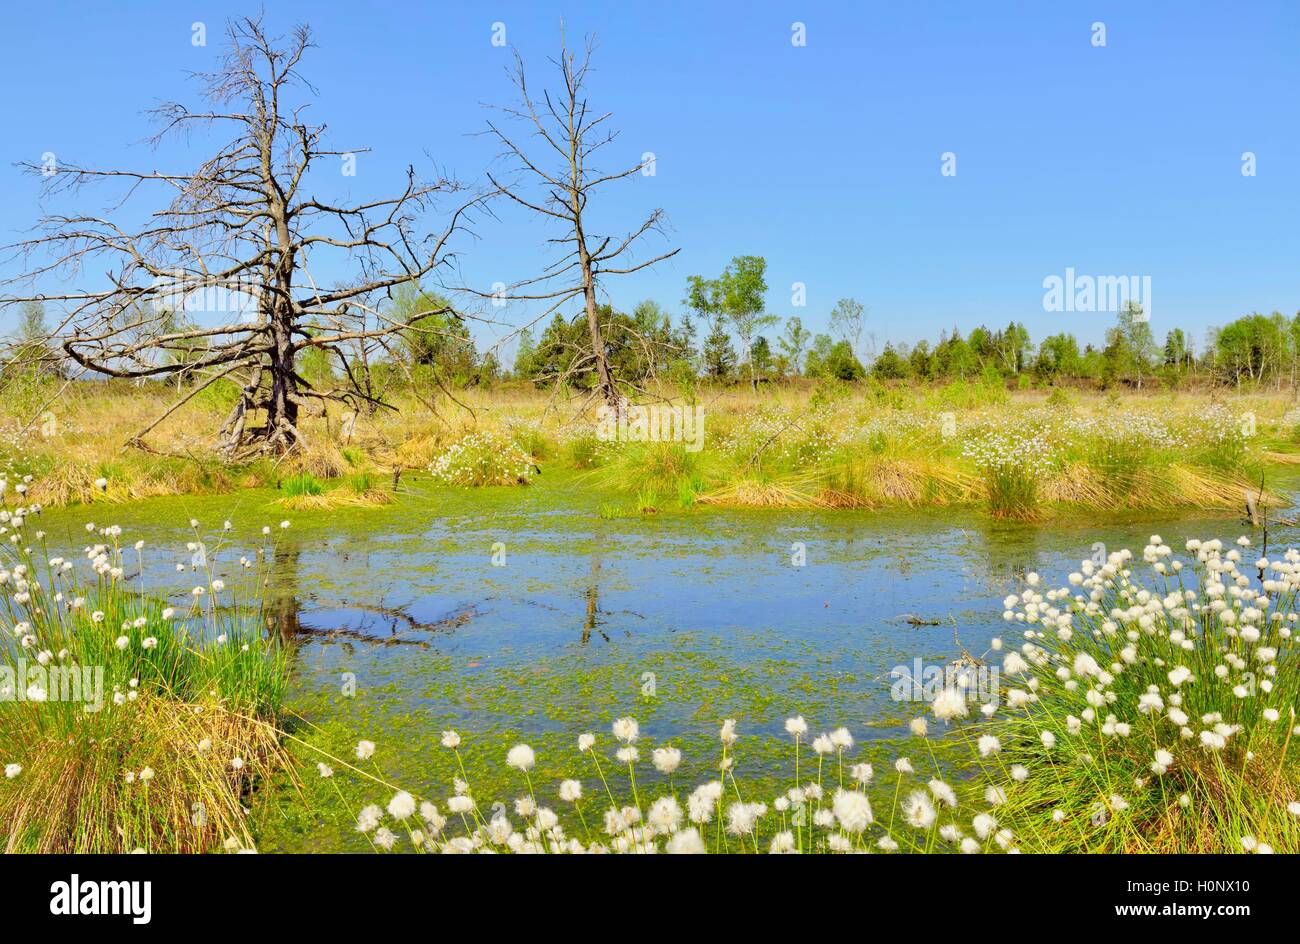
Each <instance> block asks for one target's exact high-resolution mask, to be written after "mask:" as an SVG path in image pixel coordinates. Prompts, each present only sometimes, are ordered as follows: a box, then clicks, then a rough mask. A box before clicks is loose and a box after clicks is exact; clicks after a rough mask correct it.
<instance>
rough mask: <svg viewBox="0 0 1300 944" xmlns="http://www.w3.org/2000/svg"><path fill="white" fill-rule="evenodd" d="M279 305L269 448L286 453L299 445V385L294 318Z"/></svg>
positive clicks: (268, 408) (274, 333) (275, 318)
mask: <svg viewBox="0 0 1300 944" xmlns="http://www.w3.org/2000/svg"><path fill="white" fill-rule="evenodd" d="M290 312H291V309H290V306H289V305H288V304H278V305H276V307H275V312H274V316H273V318H272V320H271V353H270V366H271V395H270V397H269V399H268V400H267V403H266V445H267V446H268V447H269V448H270V449H272V450H273V451H275V452H285V451H286V450H288V449H290V448H292V447H293V446H294V445H295V444H296V443H297V442H298V399H297V395H298V385H297V380H296V375H295V374H294V370H293V361H294V352H293V336H292V325H293V317H292V314H291V313H290Z"/></svg>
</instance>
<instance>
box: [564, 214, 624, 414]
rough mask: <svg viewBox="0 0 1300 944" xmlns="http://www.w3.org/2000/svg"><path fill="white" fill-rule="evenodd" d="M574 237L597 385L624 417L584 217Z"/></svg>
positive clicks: (611, 406) (575, 229) (579, 218)
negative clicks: (607, 352)
mask: <svg viewBox="0 0 1300 944" xmlns="http://www.w3.org/2000/svg"><path fill="white" fill-rule="evenodd" d="M579 206H580V205H579V202H578V198H577V196H576V195H575V196H574V198H573V208H574V213H575V214H578V213H580V210H579ZM577 220H578V222H577V223H575V224H574V235H575V236H576V237H577V243H578V260H579V262H580V263H581V265H582V295H583V299H584V300H585V302H586V305H587V330H588V332H590V334H591V356H592V357H593V358H595V360H596V382H597V386H598V387H599V388H600V395H601V397H602V398H603V399H604V401H605V402H606V403H607V404H609V408H610V409H611V410H613V411H614V415H615V416H618V415H620V414H621V413H622V405H621V404H620V402H619V396H618V387H616V386H615V385H614V376H613V374H611V373H610V370H609V359H608V358H607V357H606V356H605V339H604V336H603V335H602V334H601V330H600V315H599V314H598V313H597V311H596V279H595V276H594V275H593V274H592V271H591V256H590V255H589V254H588V253H587V239H586V236H585V235H584V234H583V232H582V217H581V216H577Z"/></svg>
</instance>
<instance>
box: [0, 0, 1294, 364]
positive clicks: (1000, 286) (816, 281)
mask: <svg viewBox="0 0 1300 944" xmlns="http://www.w3.org/2000/svg"><path fill="white" fill-rule="evenodd" d="M255 10H256V7H255V6H254V5H252V4H233V3H232V4H225V3H185V4H177V3H129V4H111V5H110V4H100V3H49V4H26V5H23V6H21V7H14V8H12V9H10V10H7V11H6V13H5V30H4V36H3V38H2V39H0V87H3V88H4V89H6V95H5V104H4V106H3V108H4V129H5V130H4V134H3V135H2V136H0V142H3V147H0V152H2V153H0V160H2V161H3V164H0V230H2V231H3V236H4V239H3V241H4V242H9V241H12V240H13V239H14V238H17V236H18V235H19V232H20V231H21V230H22V229H24V228H25V227H28V226H30V225H31V223H32V222H33V221H34V220H35V218H36V217H37V215H38V213H39V212H40V209H41V205H40V201H39V199H38V193H37V188H36V186H35V182H34V181H33V180H32V179H30V178H27V177H24V176H21V175H20V174H19V173H18V171H17V170H16V169H15V168H13V167H12V166H11V162H12V161H16V160H22V159H26V160H39V159H40V156H41V155H42V154H43V153H44V152H46V151H52V152H54V153H55V154H56V155H66V156H67V157H68V158H70V159H74V160H77V161H81V162H85V163H90V164H96V165H100V166H127V165H130V166H132V167H147V168H148V167H157V168H159V169H174V168H178V167H182V168H187V167H188V166H190V160H189V159H190V158H193V157H195V156H196V155H198V154H200V153H201V152H202V142H201V141H194V142H191V145H190V146H189V147H185V146H181V145H173V146H170V147H167V148H164V149H163V150H162V151H159V152H152V151H151V150H150V149H149V148H148V147H147V146H146V145H144V144H143V143H141V142H142V139H143V138H144V137H145V136H146V135H147V134H148V133H149V130H150V126H149V124H148V121H147V118H146V116H145V115H144V114H143V112H144V110H145V109H147V108H148V107H149V106H151V105H152V104H154V103H155V102H156V101H158V100H161V99H173V98H174V99H179V100H181V101H185V102H194V101H196V100H197V96H196V92H197V87H196V85H195V83H193V82H191V81H189V80H187V78H186V75H187V73H188V72H190V71H194V70H201V69H206V68H210V67H211V66H212V65H213V63H214V62H215V59H216V56H217V54H218V52H219V47H220V40H221V37H220V33H221V28H222V23H223V22H224V20H225V19H226V18H227V17H229V16H232V15H237V14H241V13H246V12H254V11H255ZM267 17H268V22H269V24H270V25H271V26H272V27H277V28H281V29H288V28H289V27H290V26H292V25H293V24H295V23H296V22H299V21H304V20H305V21H307V22H309V23H310V24H311V26H312V28H313V30H314V33H315V40H316V43H317V45H318V47H319V48H318V49H316V50H315V51H313V52H312V53H311V54H310V56H309V58H308V60H307V61H306V63H305V65H304V72H305V73H306V74H307V76H308V77H309V78H311V80H312V81H313V82H314V84H315V85H316V86H317V89H318V92H319V95H318V96H317V97H316V98H315V99H314V104H313V105H312V111H313V114H314V118H315V120H317V121H321V120H323V121H325V122H327V123H328V124H329V126H330V130H331V135H332V140H333V141H334V142H335V143H336V144H338V145H339V146H341V147H360V146H367V147H370V148H371V149H372V153H370V154H366V155H363V156H362V157H361V158H360V160H359V165H358V173H357V177H355V178H351V179H344V178H342V177H341V176H340V177H339V178H338V179H337V180H335V179H334V178H333V176H332V175H331V178H330V179H329V180H328V181H325V180H322V187H328V188H331V189H330V191H329V193H330V195H331V196H337V195H339V194H341V193H350V194H351V195H353V196H357V197H362V196H365V195H366V194H369V193H377V192H385V191H387V190H389V189H391V187H392V186H393V185H395V184H398V183H400V179H401V174H402V172H403V170H404V168H405V167H406V165H407V164H408V163H412V162H414V163H415V164H416V165H417V166H418V167H425V168H427V167H428V166H429V165H428V158H427V157H426V155H429V156H432V157H433V158H434V159H435V160H436V161H437V163H438V164H439V165H440V166H442V167H445V168H446V169H448V170H450V171H452V172H454V173H455V174H456V175H457V176H459V177H460V178H462V179H464V180H466V181H470V182H472V181H476V180H481V179H482V174H483V171H484V169H485V168H486V167H487V166H489V164H490V162H491V161H492V159H493V158H494V156H495V154H496V148H494V147H493V146H492V144H491V142H490V141H488V140H487V139H486V138H484V137H481V136H476V135H475V134H474V132H477V131H480V130H481V129H482V128H483V125H484V121H485V120H486V118H487V116H488V112H487V111H486V110H485V109H484V108H483V104H484V103H507V102H509V101H510V100H511V93H512V88H511V86H510V83H509V81H508V78H507V75H506V72H505V68H506V66H507V65H508V64H509V61H510V59H509V51H508V50H507V49H502V48H498V47H494V46H493V45H492V44H491V36H492V28H493V23H494V22H498V21H499V22H503V23H504V24H505V26H506V37H507V39H508V40H509V42H510V43H511V44H512V45H514V46H515V47H517V48H518V49H519V51H520V53H521V54H522V55H523V57H524V59H525V63H526V64H527V65H528V66H529V75H530V81H531V82H532V83H533V84H534V85H541V84H542V82H543V79H546V80H549V79H550V78H551V76H552V73H551V71H550V66H549V65H548V64H547V62H546V58H547V57H548V56H550V55H553V54H554V53H555V51H556V48H557V45H558V37H559V24H560V19H561V17H563V18H564V19H565V22H566V24H567V29H568V31H569V34H570V36H571V37H575V36H580V35H582V34H584V33H594V34H595V35H596V38H597V40H598V43H599V50H598V52H597V57H596V60H595V72H594V74H593V76H592V79H591V86H590V91H591V98H592V100H593V103H594V105H595V106H596V107H598V108H601V109H608V110H612V111H613V112H614V115H615V117H614V119H613V120H614V124H615V126H616V127H617V128H618V129H620V131H621V136H620V138H619V139H618V142H617V143H616V144H615V145H613V146H612V148H611V149H610V157H609V160H608V166H609V167H611V168H613V167H621V166H624V165H626V164H630V163H634V162H635V161H637V160H638V159H639V158H640V156H641V154H642V153H643V152H645V151H653V152H654V153H655V155H656V157H657V166H656V174H655V176H654V177H636V178H633V179H632V180H630V181H628V182H626V184H623V185H619V186H616V187H613V188H611V189H609V190H607V192H606V200H605V202H604V203H603V204H601V205H600V206H599V207H598V208H597V207H595V206H593V209H594V210H595V211H596V218H597V222H599V223H602V224H605V225H606V226H609V227H614V228H620V229H621V228H626V227H629V226H632V225H635V224H636V223H638V222H639V221H640V219H641V218H642V216H643V215H644V214H645V213H646V212H647V211H649V210H650V209H653V208H655V207H662V208H663V209H664V210H665V211H666V213H667V214H668V219H669V223H670V229H669V237H670V241H669V242H667V243H659V244H657V246H664V247H665V248H666V247H667V246H679V247H681V252H680V253H679V255H678V256H677V257H676V258H674V259H672V260H670V261H668V262H667V263H664V264H662V265H660V266H659V267H658V268H656V269H655V270H654V271H651V272H644V273H640V274H637V275H634V276H631V277H627V278H623V279H615V280H611V282H610V283H609V285H608V288H609V290H610V294H611V296H612V300H613V301H614V303H615V304H616V305H619V306H620V307H626V308H630V307H631V306H632V305H633V304H635V302H636V301H638V300H639V299H642V298H646V297H650V298H654V299H656V300H658V301H660V302H661V303H662V304H664V305H665V306H666V307H667V308H668V309H669V310H670V311H673V312H676V311H678V310H680V307H681V306H680V300H681V298H682V296H683V286H684V283H685V281H686V277H687V276H688V275H690V274H693V273H700V274H705V275H714V274H717V273H718V272H719V271H721V269H722V268H723V267H724V266H725V265H726V263H727V261H728V259H729V258H730V257H732V256H733V255H738V254H756V255H762V256H764V257H766V258H767V260H768V266H769V268H768V282H769V285H770V286H771V291H770V293H769V296H768V303H769V308H770V310H771V311H773V312H775V313H777V314H780V315H791V314H797V315H799V316H800V317H801V318H802V319H803V321H804V323H805V324H806V325H808V326H811V327H813V328H814V329H824V328H825V325H826V322H827V318H828V314H829V311H830V309H831V307H832V306H833V304H834V302H835V300H836V299H837V298H840V297H842V296H853V297H855V298H857V299H859V300H860V301H861V302H863V303H864V304H865V305H866V306H867V307H868V309H869V321H868V328H869V330H871V331H873V332H874V333H875V335H876V337H877V339H878V343H879V344H883V343H884V342H885V341H894V342H900V341H902V342H908V343H911V342H914V341H915V340H917V339H918V338H922V337H929V338H934V337H936V336H937V335H938V332H939V331H940V329H942V328H945V327H950V326H952V325H954V324H956V325H958V326H959V327H961V329H962V330H963V331H966V330H969V329H970V328H971V327H973V326H974V325H976V324H978V323H981V322H984V323H988V324H990V325H1003V324H1005V323H1006V322H1007V321H1009V320H1011V319H1016V320H1019V321H1023V322H1025V323H1026V324H1027V325H1028V326H1029V329H1030V332H1031V334H1032V335H1033V336H1034V338H1035V340H1038V339H1041V338H1042V337H1043V336H1044V335H1045V334H1047V333H1051V332H1055V331H1060V330H1068V331H1072V332H1074V333H1075V334H1077V335H1078V336H1079V337H1080V338H1082V339H1084V340H1089V341H1096V340H1098V339H1100V338H1101V337H1102V334H1103V332H1104V329H1105V327H1106V326H1107V325H1108V324H1109V323H1111V321H1112V320H1113V318H1112V316H1111V315H1109V314H1106V313H1048V312H1045V311H1044V310H1043V304H1042V299H1043V293H1044V290H1043V285H1042V283H1043V279H1044V278H1045V277H1047V276H1050V275H1053V274H1058V275H1059V274H1063V273H1064V272H1065V270H1066V268H1067V267H1073V268H1074V269H1075V270H1076V271H1077V272H1078V273H1080V274H1093V275H1144V276H1150V277H1151V280H1152V292H1153V299H1152V302H1153V304H1152V305H1151V308H1152V328H1153V330H1154V331H1155V332H1156V334H1157V336H1158V337H1163V334H1164V332H1165V331H1166V330H1168V329H1169V328H1170V327H1173V326H1182V327H1185V328H1190V329H1191V332H1192V335H1193V337H1194V338H1195V339H1197V341H1198V342H1199V341H1200V340H1201V339H1202V338H1203V337H1204V334H1205V330H1206V329H1207V328H1208V327H1209V326H1210V325H1214V324H1220V323H1223V322H1224V321H1226V320H1229V319H1231V318H1233V317H1235V316H1238V315H1240V314H1244V313H1247V312H1249V311H1252V310H1260V311H1265V312H1268V311H1272V310H1274V309H1277V310H1281V311H1283V312H1286V313H1287V314H1294V313H1295V312H1296V311H1297V310H1298V309H1300V227H1298V226H1297V216H1298V214H1297V210H1298V209H1300V57H1297V56H1296V50H1297V48H1300V4H1296V3H1288V2H1276V3H1268V2H1251V3H1186V2H1184V3H1173V2H1171V3H1157V2H1153V3H1142V4H1134V3H1104V2H1092V3H1073V2H1052V3H993V2H990V3H923V2H915V3H904V4H899V3H888V4H886V3H871V4H867V3H862V4H830V3H815V2H809V0H803V2H797V3H776V2H771V3H765V2H755V0H748V2H744V3H741V2H729V3H700V2H698V0H697V2H693V3H678V2H664V0H656V2H654V3H643V4H612V3H607V2H606V3H578V2H568V3H547V2H529V3H487V4H483V3H465V4H448V3H422V4H413V3H412V4H405V3H389V4H382V5H381V4H375V5H371V4H360V3H350V4H337V5H327V4H321V3H314V4H308V3H292V2H281V3H275V4H272V5H269V11H268V14H267ZM195 21H203V22H204V23H206V25H207V27H208V31H209V36H208V45H207V47H206V48H196V47H194V46H193V45H192V44H191V24H192V23H193V22H195ZM796 21H799V22H802V23H804V24H806V33H807V44H806V46H803V47H796V46H794V45H792V43H791V24H792V23H794V22H796ZM1098 21H1100V22H1103V23H1104V24H1105V28H1106V46H1105V47H1104V48H1097V47H1094V46H1093V45H1092V43H1091V41H1090V40H1091V35H1092V24H1093V23H1094V22H1098ZM948 151H951V152H954V153H955V154H956V161H957V174H956V176H954V177H945V176H943V175H942V174H941V173H940V167H941V155H942V154H943V153H944V152H948ZM1244 151H1252V152H1254V154H1255V155H1256V160H1257V168H1258V170H1257V175H1256V176H1254V177H1244V176H1243V175H1242V173H1241V166H1242V153H1243V152H1244ZM106 196H107V192H105V193H104V194H103V195H100V194H98V193H83V195H82V196H81V197H80V198H79V201H78V204H77V205H79V206H80V207H81V208H82V209H87V210H100V209H102V208H103V206H104V204H105V202H106ZM60 208H63V207H60ZM476 234H477V238H476V239H475V240H474V241H472V242H466V243H465V244H464V245H463V246H462V250H463V255H462V266H463V273H464V276H465V277H466V278H467V279H468V280H469V281H471V282H472V283H473V284H476V285H482V286H484V287H486V286H488V285H490V283H492V282H494V281H505V282H510V281H513V280H516V279H519V278H523V277H527V276H530V275H532V274H535V273H536V272H537V271H538V269H539V266H540V264H541V263H542V262H543V261H544V260H545V259H548V258H550V257H549V256H547V255H546V254H545V253H546V248H545V246H544V240H545V239H546V238H547V237H548V236H550V235H553V231H552V230H550V229H549V228H548V227H546V226H545V225H544V224H541V223H539V222H537V221H536V220H532V219H529V218H527V217H525V216H521V215H520V214H517V213H512V212H509V211H508V210H507V209H506V208H502V212H501V214H500V219H499V220H495V221H494V220H483V221H481V222H480V224H479V225H478V226H477V227H476ZM13 271H14V270H13V267H12V266H8V267H6V268H5V269H4V270H3V274H12V273H13ZM340 274H341V273H340ZM795 282H802V283H804V284H805V285H806V286H807V305H806V307H803V308H797V307H793V306H792V305H791V292H790V286H791V284H792V283H795ZM54 287H55V286H53V285H50V286H49V288H51V289H52V288H54ZM528 316H529V310H528V309H527V308H526V307H524V306H521V305H515V306H512V307H511V308H509V309H507V313H506V317H507V318H509V319H511V320H513V321H514V322H516V323H522V321H524V320H526V319H527V317H528ZM10 317H11V316H10ZM483 334H484V336H485V337H488V336H491V333H490V332H488V331H484V332H483Z"/></svg>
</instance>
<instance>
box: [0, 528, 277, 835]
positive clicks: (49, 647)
mask: <svg viewBox="0 0 1300 944" xmlns="http://www.w3.org/2000/svg"><path fill="white" fill-rule="evenodd" d="M38 511H39V509H38V508H19V509H17V510H16V511H9V510H5V511H3V512H0V523H2V524H3V527H4V528H5V530H6V531H8V532H9V533H10V534H13V535H17V537H18V541H17V542H16V543H15V544H13V545H10V544H8V543H6V544H5V545H4V547H5V548H6V550H5V552H4V557H3V560H2V561H0V613H3V614H4V619H5V621H6V623H7V624H8V625H10V626H12V627H14V630H15V631H14V632H13V633H11V634H6V635H5V637H4V638H3V640H2V641H0V758H2V759H3V763H4V765H5V774H6V776H5V779H4V780H3V781H0V824H3V827H2V828H3V834H2V835H3V842H4V846H5V849H6V851H8V852H46V853H49V852H59V853H64V852H78V853H81V852H89V853H116V852H132V851H137V850H143V851H146V852H204V851H209V850H214V849H218V848H222V847H225V848H230V849H243V848H251V847H252V844H253V840H252V837H251V835H250V834H249V831H248V829H247V827H246V824H245V813H244V808H245V807H244V804H245V801H246V799H247V794H248V793H249V791H250V790H251V789H252V787H253V785H254V784H255V783H262V782H267V781H268V780H269V778H270V776H271V775H272V774H274V773H276V772H279V771H281V770H283V769H284V767H285V765H286V763H287V754H286V753H285V752H284V751H283V749H282V748H281V743H280V736H279V733H278V729H277V726H276V724H277V717H278V713H279V710H280V706H281V703H282V700H283V697H284V694H285V689H286V685H287V678H288V654H287V653H286V652H285V650H284V648H283V646H282V645H281V643H280V642H279V641H278V639H276V638H272V637H268V636H267V635H266V634H265V633H264V631H263V630H264V621H263V618H262V610H261V606H260V603H259V602H258V600H259V599H260V590H261V584H260V580H255V581H254V585H255V592H254V593H252V594H251V595H249V596H241V595H239V594H238V593H236V592H235V591H234V590H233V589H228V588H227V587H226V585H225V582H224V581H223V580H222V579H221V578H219V577H218V576H216V573H215V571H214V570H213V567H214V566H215V565H214V564H213V563H212V561H211V558H210V556H209V554H208V552H207V551H206V550H205V551H204V552H203V553H202V555H200V556H196V558H195V559H196V560H199V561H200V563H201V567H200V573H201V583H200V584H199V585H198V586H197V587H196V588H195V590H194V592H193V593H192V594H190V595H189V597H188V600H187V602H186V603H185V604H183V605H169V603H168V601H166V600H165V599H163V598H159V597H155V596H153V595H152V594H150V593H149V592H148V591H147V588H146V587H145V586H144V585H143V577H142V576H141V571H142V569H143V552H142V550H141V545H140V544H137V545H136V546H135V548H134V550H131V549H124V548H123V546H122V545H121V543H120V538H121V532H120V529H117V528H104V529H100V530H99V531H98V532H97V533H96V535H95V538H96V540H97V543H95V544H93V545H91V546H90V547H88V548H87V549H86V561H85V562H84V563H83V564H82V565H81V566H80V568H79V567H78V566H77V565H75V564H74V563H73V562H72V561H69V560H65V559H63V558H60V557H51V556H50V552H49V550H48V549H47V548H46V547H45V546H44V543H43V540H42V539H41V537H40V535H39V532H38V533H37V534H36V535H35V536H33V537H34V546H33V552H32V553H30V554H29V553H27V552H16V551H15V550H14V548H18V547H25V546H26V545H25V543H24V542H25V541H26V540H28V528H29V526H30V523H31V521H30V519H31V518H32V517H33V516H34V515H35V514H36V513H37V512H38ZM196 546H197V545H196ZM196 555H198V552H196ZM259 556H260V555H259ZM79 570H81V571H89V573H88V574H84V573H79V572H78V571H79Z"/></svg>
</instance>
